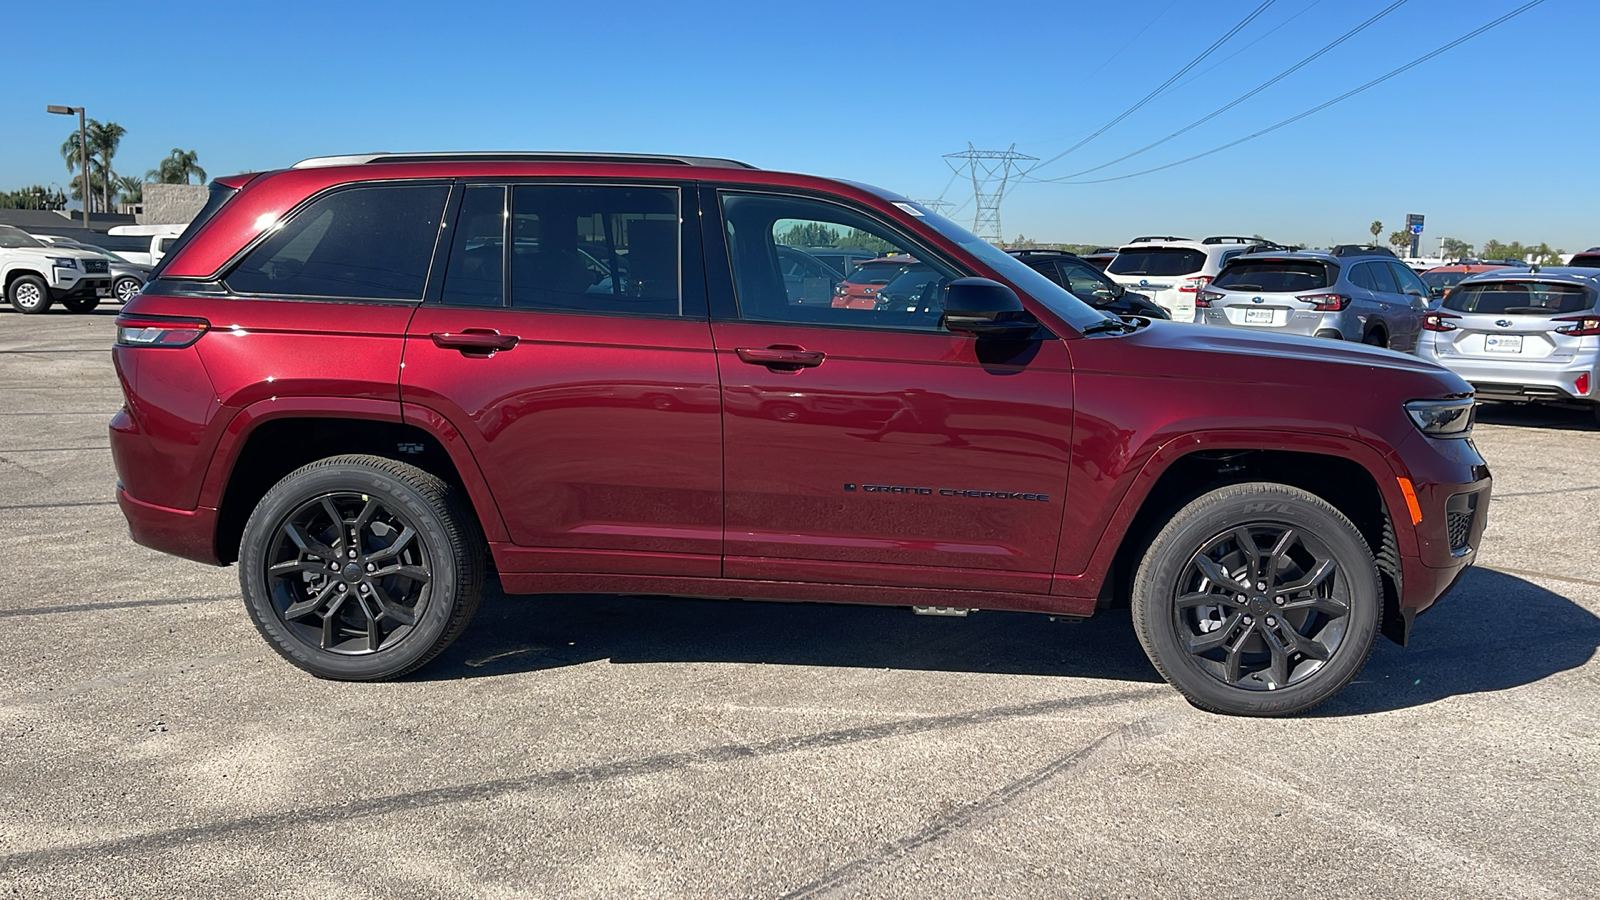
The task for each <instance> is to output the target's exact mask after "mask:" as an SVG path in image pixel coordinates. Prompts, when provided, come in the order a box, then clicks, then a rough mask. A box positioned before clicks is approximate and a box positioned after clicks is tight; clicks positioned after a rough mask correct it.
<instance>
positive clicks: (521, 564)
mask: <svg viewBox="0 0 1600 900" xmlns="http://www.w3.org/2000/svg"><path fill="white" fill-rule="evenodd" d="M858 232H859V235H858V234H857V233H858ZM827 234H832V235H837V236H840V237H841V238H842V239H848V237H849V236H855V237H858V238H859V236H860V235H867V236H870V237H871V238H873V239H875V241H877V242H881V245H884V246H888V247H890V248H892V250H893V252H892V253H886V254H885V256H890V255H892V256H896V257H910V258H911V260H914V261H915V263H916V264H919V265H922V266H926V267H927V268H928V269H930V270H932V272H934V273H935V274H936V276H937V282H936V284H933V285H931V286H928V287H926V288H925V289H924V290H923V291H922V292H921V294H922V298H923V299H921V300H919V301H918V302H915V303H907V304H893V305H889V306H887V307H883V308H879V307H877V306H874V308H870V309H867V308H860V309H858V308H853V307H850V306H843V307H838V306H832V305H827V304H817V303H814V302H812V303H808V302H804V300H805V299H806V298H805V296H801V294H800V293H797V292H796V291H794V290H793V289H792V286H791V285H788V284H787V283H786V281H785V275H784V271H783V268H782V261H781V259H780V255H779V253H778V248H779V247H782V246H788V240H791V239H793V240H798V239H799V238H801V237H804V238H805V239H806V240H807V241H808V242H809V243H811V244H813V245H814V244H815V243H816V241H817V236H818V235H827ZM874 246H879V244H874ZM840 274H841V277H842V273H840ZM816 287H817V288H819V290H818V291H817V292H816V293H821V292H822V291H821V290H820V289H821V288H823V287H824V286H823V285H817V286H816ZM834 287H837V285H835V286H834ZM113 352H114V357H115V360H116V367H117V372H118V375H119V376H120V378H121V382H122V388H123V391H124V393H125V395H126V405H125V407H124V408H123V410H122V411H121V412H120V413H118V414H117V416H116V418H115V419H114V420H113V422H112V424H111V439H112V449H113V453H114V455H115V458H116V464H117V471H118V474H119V484H118V487H117V497H118V500H119V501H120V503H121V506H122V509H123V511H124V513H125V514H126V516H127V519H128V523H129V526H130V528H131V530H132V534H133V537H134V539H135V540H137V541H139V542H140V543H142V544H145V545H147V546H150V547H154V548H157V549H160V550H164V551H167V552H170V553H175V554H178V555H180V556H184V557H188V558H190V559H196V560H202V561H206V562H209V563H214V564H227V563H231V562H234V561H237V562H238V563H239V572H240V583H241V586H242V589H243V593H244V598H245V602H246V607H247V609H248V611H249V613H250V615H251V616H252V618H253V619H254V621H255V624H256V625H257V627H258V628H259V629H260V631H261V633H262V634H263V635H264V636H265V637H266V639H267V640H268V641H269V642H270V643H271V645H272V646H273V647H274V648H275V649H276V650H277V651H278V652H279V653H281V654H282V655H283V656H284V657H286V658H287V659H289V660H290V661H291V662H293V663H294V664H296V665H298V666H300V667H302V668H304V669H306V670H307V671H310V672H312V673H314V674H316V675H319V676H323V677H328V678H342V679H357V680H361V679H365V680H371V679H380V678H392V677H396V676H399V675H402V674H404V673H407V672H410V671H411V670H413V669H416V668H417V667H418V666H421V665H423V664H424V663H426V662H427V661H428V660H429V659H431V658H432V657H433V656H435V655H436V654H438V653H439V652H440V651H441V650H442V649H443V648H444V647H445V646H447V645H448V644H449V643H450V642H451V641H452V640H453V639H454V638H455V637H456V636H457V635H458V634H459V633H460V632H461V630H462V629H463V628H464V627H465V626H466V624H467V622H468V620H469V619H470V617H471V616H472V613H473V611H474V609H475V607H476V605H477V602H478V594H479V589H480V587H481V585H482V583H483V579H484V577H485V573H486V572H487V570H488V562H489V559H488V558H489V557H492V558H493V564H494V568H495V570H496V572H497V573H498V577H499V580H500V583H501V584H502V585H503V586H504V588H505V590H507V591H509V592H513V593H547V592H558V593H570V592H599V593H614V592H615V593H635V594H666V595H684V596H695V597H708V596H709V597H746V598H763V599H772V600H809V601H826V602H847V603H876V604H886V605H899V606H910V607H915V608H917V609H918V610H919V611H923V612H942V613H950V612H965V611H966V610H971V609H1003V610H1021V611H1030V612H1039V613H1048V614H1052V615H1057V616H1069V617H1074V616H1087V615H1089V614H1091V613H1093V612H1094V611H1095V610H1097V609H1101V608H1105V607H1109V606H1113V605H1118V604H1131V606H1132V613H1133V622H1134V626H1135V628H1136V629H1137V632H1138V636H1139V639H1140V640H1141V642H1142V643H1143V645H1144V647H1145V649H1146V650H1147V652H1148V653H1149V654H1150V658H1151V659H1152V660H1153V661H1154V663H1155V665H1156V667H1157V668H1158V669H1159V670H1160V672H1161V674H1162V675H1163V676H1165V677H1166V678H1167V679H1168V680H1169V681H1170V682H1171V683H1172V684H1173V685H1174V686H1176V687H1177V688H1178V689H1179V690H1180V691H1182V692H1183V693H1184V695H1185V696H1187V697H1188V698H1189V699H1190V700H1191V701H1192V702H1193V703H1195V704H1197V705H1199V706H1201V707H1204V708H1207V709H1212V710H1218V711H1223V712H1230V713H1241V714H1253V715H1282V714H1287V713H1293V712H1297V711H1300V710H1304V709H1306V708H1308V707H1310V706H1312V705H1314V704H1316V703H1318V702H1320V701H1322V700H1324V699H1326V698H1327V697H1329V696H1331V695H1332V694H1333V693H1335V692H1336V691H1338V690H1339V689H1340V688H1341V687H1342V686H1343V685H1345V684H1346V683H1347V682H1349V681H1350V679H1351V678H1352V677H1353V676H1354V675H1355V674H1356V672H1357V670H1359V669H1360V667H1361V665H1362V664H1363V662H1364V661H1365V660H1366V659H1367V656H1368V654H1369V653H1370V652H1371V650H1372V648H1373V642H1374V640H1375V637H1376V635H1377V634H1378V633H1380V632H1382V633H1385V634H1387V635H1389V636H1390V637H1392V638H1394V639H1396V640H1398V641H1401V642H1404V640H1405V638H1406V637H1407V635H1408V633H1409V630H1410V626H1411V623H1412V619H1413V617H1414V616H1415V615H1416V614H1417V613H1418V612H1420V611H1421V610H1424V609H1426V608H1428V607H1429V606H1430V605H1432V604H1433V603H1434V602H1435V601H1436V600H1437V599H1438V598H1439V597H1440V596H1441V595H1442V594H1444V593H1445V591H1446V590H1448V589H1449V588H1450V586H1451V585H1452V584H1453V583H1454V582H1455V581H1456V579H1457V578H1459V577H1460V575H1461V573H1462V572H1463V571H1464V570H1465V569H1466V567H1467V566H1468V565H1469V564H1470V562H1471V561H1472V559H1473V553H1474V548H1475V547H1476V546H1477V544H1478V541H1479V538H1480V535H1481V534H1482V531H1483V527H1484V516H1485V514H1486V513H1487V510H1488V507H1489V503H1488V500H1489V489H1490V480H1489V472H1488V468H1487V467H1486V466H1485V464H1484V461H1483V459H1482V458H1481V457H1480V456H1479V455H1478V453H1477V450H1476V449H1475V448H1474V446H1473V444H1472V441H1471V440H1470V438H1469V437H1468V435H1469V432H1470V429H1471V422H1472V395H1471V389H1470V388H1469V387H1468V385H1467V384H1466V382H1464V381H1462V380H1461V379H1460V378H1458V377H1457V376H1455V375H1453V374H1451V373H1449V372H1447V371H1445V370H1443V369H1440V368H1437V367H1435V366H1433V365H1430V364H1427V363H1424V362H1421V361H1419V360H1417V359H1414V358H1408V357H1404V356H1401V355H1399V354H1396V353H1391V352H1388V351H1384V350H1378V349H1374V348H1367V347H1359V346H1345V345H1342V344H1335V343H1330V342H1326V341H1317V340H1313V339H1307V338H1293V337H1279V336H1267V335H1254V334H1248V335H1247V334H1241V333H1238V332H1235V331H1228V332H1227V333H1219V332H1214V331H1211V330H1209V329H1201V328H1193V327H1188V326H1181V325H1173V324H1171V323H1167V322H1159V321H1158V322H1151V321H1149V320H1146V319H1137V320H1132V321H1124V320H1122V319H1119V318H1114V317H1111V316H1108V315H1106V314H1105V313H1102V312H1099V311H1097V310H1095V309H1092V308H1091V307H1089V306H1088V305H1086V304H1084V303H1083V302H1082V301H1080V300H1078V299H1077V298H1075V297H1073V296H1072V295H1071V294H1070V293H1068V292H1067V291H1065V290H1064V289H1062V288H1061V287H1059V286H1058V285H1056V284H1054V283H1052V282H1051V281H1049V280H1048V279H1046V278H1045V277H1044V276H1042V275H1040V274H1039V273H1037V272H1035V271H1034V270H1032V269H1030V268H1028V267H1027V266H1026V265H1024V264H1023V263H1021V262H1020V261H1018V260H1016V259H1014V258H1013V257H1011V256H1008V255H1007V254H1006V253H1004V252H1002V251H1001V250H999V249H997V248H995V247H993V246H991V245H989V244H987V243H985V242H984V241H981V240H978V239H977V238H975V237H973V236H972V235H970V234H969V233H967V232H966V231H963V230H962V229H961V228H960V227H958V226H956V225H955V224H953V223H951V222H949V221H948V220H946V219H943V218H941V217H939V216H938V215H936V214H934V213H933V212H931V211H929V210H928V209H927V208H925V207H923V206H920V205H918V204H916V203H914V202H912V201H910V200H907V199H906V198H904V197H901V196H898V195H895V194H892V193H887V192H882V191H877V190H874V189H872V188H868V187H863V186H859V185H853V184H846V183H842V182H837V181H828V180H825V179H821V178H813V177H809V176H803V175H789V174H781V173H776V172H766V171H761V170H758V169H754V168H751V167H749V166H745V165H742V164H739V163H734V162H730V161H726V160H715V159H703V158H687V157H645V156H607V155H570V154H568V155H556V154H494V155H470V154H468V155H463V154H421V155H417V154H412V155H375V156H361V157H338V158H330V159H319V160H308V161H306V162H303V163H300V164H299V165H296V166H294V167H293V168H290V169H285V170H282V171H275V172H267V173H262V174H255V175H238V176H232V177H229V178H223V179H219V180H218V181H217V182H215V183H214V184H213V186H212V195H211V200H210V202H209V203H208V204H207V206H206V208H205V210H204V211H203V212H202V213H201V215H200V217H199V218H197V219H196V220H195V222H194V223H193V224H192V225H191V226H190V227H189V229H188V231H187V232H185V234H184V235H183V237H182V239H181V240H180V242H179V243H178V244H177V245H176V246H175V247H174V249H173V250H172V251H171V252H170V253H169V254H168V255H167V256H166V258H165V259H164V260H163V261H162V263H161V265H160V266H159V267H158V268H157V270H156V271H155V272H154V277H153V278H152V280H151V281H150V283H149V284H148V285H147V286H146V287H145V289H144V291H143V293H141V294H140V295H139V296H138V297H136V298H134V299H133V300H132V302H130V303H129V304H128V306H127V308H126V310H125V311H124V312H123V313H122V315H121V316H120V317H119V318H118V320H117V345H116V349H115V350H114V351H113Z"/></svg>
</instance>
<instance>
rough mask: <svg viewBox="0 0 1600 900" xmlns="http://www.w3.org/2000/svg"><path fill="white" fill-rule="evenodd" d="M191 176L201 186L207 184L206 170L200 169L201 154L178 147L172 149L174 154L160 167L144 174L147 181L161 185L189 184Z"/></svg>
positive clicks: (163, 161)
mask: <svg viewBox="0 0 1600 900" xmlns="http://www.w3.org/2000/svg"><path fill="white" fill-rule="evenodd" d="M190 175H193V176H195V177H196V178H198V179H199V180H200V183H201V184H205V183H206V170H205V169H202V168H200V154H198V153H196V152H194V151H193V150H180V149H178V148H177V147H173V148H172V153H171V154H169V155H168V156H167V158H166V159H163V160H162V161H161V163H160V165H158V166H157V167H156V168H154V169H151V170H150V171H148V172H146V173H144V177H145V180H146V181H156V182H160V183H161V184H188V183H189V176H190Z"/></svg>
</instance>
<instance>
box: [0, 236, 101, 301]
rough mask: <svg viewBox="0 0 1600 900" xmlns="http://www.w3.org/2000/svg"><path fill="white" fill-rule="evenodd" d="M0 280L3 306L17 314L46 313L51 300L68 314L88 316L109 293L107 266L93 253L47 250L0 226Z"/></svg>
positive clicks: (58, 248) (65, 248) (74, 249)
mask: <svg viewBox="0 0 1600 900" xmlns="http://www.w3.org/2000/svg"><path fill="white" fill-rule="evenodd" d="M0 279H4V282H3V283H4V285H5V299H6V302H8V303H10V304H11V307H12V308H13V309H15V310H16V311H17V312H21V313H29V314H33V313H42V312H48V311H49V310H50V307H51V305H52V304H54V303H55V302H56V301H57V300H60V301H61V305H62V306H65V307H66V308H67V309H69V310H71V311H72V312H89V311H90V310H92V309H94V308H95V307H96V306H99V305H100V300H101V298H103V297H107V296H110V294H111V263H110V261H109V260H107V259H106V258H105V257H104V256H102V255H100V254H98V253H94V252H91V251H89V250H84V249H81V248H78V247H66V246H63V247H52V246H50V245H49V244H46V243H45V242H44V241H41V240H39V239H38V238H35V237H33V236H32V235H30V234H28V233H27V232H25V231H23V230H22V229H20V228H16V227H13V226H11V225H0Z"/></svg>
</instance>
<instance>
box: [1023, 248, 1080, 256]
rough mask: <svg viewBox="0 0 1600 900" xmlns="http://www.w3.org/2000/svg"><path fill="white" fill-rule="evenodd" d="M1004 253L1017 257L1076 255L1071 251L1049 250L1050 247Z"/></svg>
mask: <svg viewBox="0 0 1600 900" xmlns="http://www.w3.org/2000/svg"><path fill="white" fill-rule="evenodd" d="M1006 252H1007V253H1015V254H1016V255H1018V256H1030V255H1032V256H1077V255H1078V254H1076V253H1073V252H1072V251H1071V250H1056V249H1054V248H1051V247H1030V248H1028V249H1026V250H1007V251H1006Z"/></svg>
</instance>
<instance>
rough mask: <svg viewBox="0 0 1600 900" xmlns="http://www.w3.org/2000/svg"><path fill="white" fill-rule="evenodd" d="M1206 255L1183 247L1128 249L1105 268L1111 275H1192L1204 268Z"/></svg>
mask: <svg viewBox="0 0 1600 900" xmlns="http://www.w3.org/2000/svg"><path fill="white" fill-rule="evenodd" d="M1205 265H1206V255H1205V253H1204V252H1203V251H1200V250H1190V249H1186V248H1184V247H1149V248H1142V247H1129V248H1127V249H1125V250H1123V251H1122V252H1121V253H1118V254H1117V258H1116V259H1113V260H1112V261H1111V265H1110V266H1108V267H1107V268H1106V271H1107V272H1110V273H1111V274H1113V275H1156V276H1161V277H1174V276H1177V275H1193V274H1194V273H1196V272H1198V271H1200V270H1201V269H1203V268H1205Z"/></svg>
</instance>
